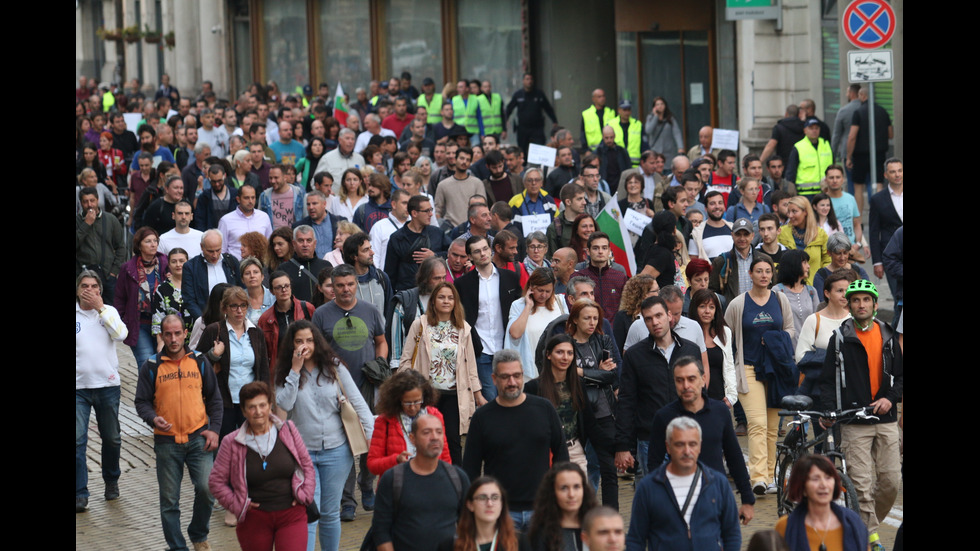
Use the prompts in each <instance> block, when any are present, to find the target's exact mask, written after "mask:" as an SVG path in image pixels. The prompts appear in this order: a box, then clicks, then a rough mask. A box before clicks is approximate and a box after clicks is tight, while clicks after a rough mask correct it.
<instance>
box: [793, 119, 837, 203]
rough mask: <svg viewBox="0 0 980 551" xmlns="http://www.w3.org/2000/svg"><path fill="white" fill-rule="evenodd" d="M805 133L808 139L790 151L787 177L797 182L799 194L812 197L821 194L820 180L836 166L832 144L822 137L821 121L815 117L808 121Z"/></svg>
mask: <svg viewBox="0 0 980 551" xmlns="http://www.w3.org/2000/svg"><path fill="white" fill-rule="evenodd" d="M803 133H804V134H805V135H806V137H804V138H803V139H802V140H800V141H798V142H796V144H795V145H793V149H792V150H791V151H790V154H789V161H787V162H786V176H785V177H786V178H788V179H789V181H791V182H796V193H797V194H799V195H804V196H810V195H816V194H817V193H820V180H821V179H823V175H824V173H825V172H826V171H827V167H829V166H830V165H832V164H834V151H833V149H831V147H830V142H828V141H827V140H825V139H823V138H821V137H820V121H819V120H817V119H816V118H815V117H811V118H809V119H807V120H806V124H805V126H804V127H803Z"/></svg>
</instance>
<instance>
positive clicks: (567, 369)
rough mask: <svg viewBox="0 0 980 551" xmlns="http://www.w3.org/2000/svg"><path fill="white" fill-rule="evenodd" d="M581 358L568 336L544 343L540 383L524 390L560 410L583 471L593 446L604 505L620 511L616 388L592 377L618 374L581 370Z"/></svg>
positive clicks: (572, 455)
mask: <svg viewBox="0 0 980 551" xmlns="http://www.w3.org/2000/svg"><path fill="white" fill-rule="evenodd" d="M579 302H585V301H579ZM579 302H577V303H576V305H578V304H579ZM573 310H574V307H573ZM580 360H581V355H580V352H579V345H578V343H576V342H575V340H574V339H573V337H571V336H570V334H564V335H562V334H559V335H555V336H553V337H551V338H550V339H548V342H547V343H546V345H545V354H544V360H543V362H542V365H541V374H540V375H539V377H538V378H537V379H534V380H533V381H528V383H527V384H526V385H525V388H524V391H525V392H527V393H528V394H536V395H538V396H541V397H542V398H545V399H546V400H548V401H550V402H551V403H552V405H554V406H555V409H557V410H558V417H559V418H560V419H561V421H562V427H563V428H564V430H565V440H566V442H568V455H569V457H570V458H571V461H572V462H574V463H576V464H577V465H579V466H580V467H581V468H582V470H583V471H587V470H588V463H589V458H588V457H587V456H586V448H585V444H584V442H586V441H588V442H589V444H590V445H591V446H592V447H593V448H594V450H595V455H596V456H597V458H596V459H593V462H597V463H598V465H599V472H600V473H601V475H602V486H603V491H602V498H603V504H605V505H609V506H611V507H618V505H619V494H618V489H617V485H618V481H617V479H616V467H615V464H614V461H613V460H614V450H613V445H614V444H613V441H612V434H613V433H614V432H615V422H614V421H613V418H612V414H611V409H610V408H611V407H614V406H615V403H614V402H608V400H609V398H611V399H612V400H615V398H614V397H612V386H613V385H612V384H607V382H606V381H603V382H602V383H599V382H597V381H598V378H595V377H590V375H593V374H595V373H597V372H598V373H601V375H599V377H603V378H607V379H608V378H610V377H609V376H608V375H609V374H610V373H613V375H614V372H610V371H604V370H602V369H591V368H590V369H588V370H585V369H583V368H582V367H581V364H580ZM610 362H611V361H610ZM613 365H614V366H615V364H613ZM583 374H584V376H585V377H588V379H587V380H588V381H590V382H589V383H588V384H589V385H591V386H590V387H586V385H585V384H583V379H582V377H583ZM613 378H614V376H613ZM600 384H601V385H602V386H599V385H600ZM587 388H588V393H587V390H586V389H587ZM606 389H608V392H607V391H606ZM607 394H608V395H609V397H607ZM600 416H601V417H600Z"/></svg>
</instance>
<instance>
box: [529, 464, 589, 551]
mask: <svg viewBox="0 0 980 551" xmlns="http://www.w3.org/2000/svg"><path fill="white" fill-rule="evenodd" d="M596 505H598V504H597V503H596V499H595V492H594V491H592V487H591V486H589V483H588V482H587V481H586V480H585V473H584V472H582V469H581V468H580V467H579V466H578V465H576V464H574V463H565V462H563V463H557V464H555V465H554V466H553V467H551V470H549V471H548V472H547V473H546V474H545V475H544V479H543V480H542V481H541V486H539V487H538V495H537V497H535V499H534V515H533V516H531V528H530V530H529V531H528V539H529V540H531V548H532V549H534V550H535V551H581V549H582V521H583V519H585V514H586V513H588V512H589V510H590V509H592V508H593V507H595V506H596Z"/></svg>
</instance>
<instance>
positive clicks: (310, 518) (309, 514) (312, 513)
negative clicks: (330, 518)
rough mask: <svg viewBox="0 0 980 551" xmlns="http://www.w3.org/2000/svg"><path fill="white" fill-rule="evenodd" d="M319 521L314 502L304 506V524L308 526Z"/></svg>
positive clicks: (318, 511) (317, 510) (318, 512)
mask: <svg viewBox="0 0 980 551" xmlns="http://www.w3.org/2000/svg"><path fill="white" fill-rule="evenodd" d="M318 520H320V510H319V509H317V507H316V500H315V499H314V500H313V501H311V502H309V503H307V504H306V523H307V524H310V523H312V522H316V521H318Z"/></svg>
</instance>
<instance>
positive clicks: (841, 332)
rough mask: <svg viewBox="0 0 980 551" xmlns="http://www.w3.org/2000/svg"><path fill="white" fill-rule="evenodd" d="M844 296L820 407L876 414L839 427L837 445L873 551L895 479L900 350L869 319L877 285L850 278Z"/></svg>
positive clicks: (883, 327)
mask: <svg viewBox="0 0 980 551" xmlns="http://www.w3.org/2000/svg"><path fill="white" fill-rule="evenodd" d="M846 296H847V303H848V308H849V310H850V313H851V319H848V320H846V321H844V323H842V324H841V326H840V328H838V329H837V330H836V331H835V332H834V336H833V337H831V339H830V343H829V346H828V349H827V357H826V359H825V361H824V366H823V382H822V383H821V390H820V400H821V402H822V403H821V409H824V410H840V409H850V408H856V407H862V406H870V407H872V408H873V409H874V415H876V416H877V417H878V420H868V421H854V422H852V423H849V424H846V425H843V426H841V438H842V445H841V448H842V450H843V451H844V454H845V455H846V456H847V463H848V474H850V475H851V480H853V482H854V486H855V488H856V489H857V492H858V500H859V502H860V505H861V520H863V521H864V523H865V524H867V526H868V533H869V534H870V537H869V540H868V542H869V543H870V546H871V549H872V551H879V550H883V549H884V546H882V545H881V543H880V541H879V539H878V526H879V524H880V522H881V521H882V520H883V519H884V518H885V517H886V516H887V515H888V512H889V511H890V510H891V507H892V505H893V504H894V503H895V497H896V496H897V495H898V486H899V483H900V482H901V466H900V461H899V449H898V439H899V437H898V423H897V420H898V416H897V412H896V408H895V405H896V404H897V403H898V402H899V401H901V399H902V387H903V379H904V378H903V369H902V351H901V348H900V347H899V346H898V334H897V333H896V332H895V331H893V330H892V328H891V326H889V325H888V324H887V323H885V322H883V321H881V320H878V319H876V318H875V315H876V314H877V308H878V289H877V288H875V286H874V284H873V283H871V282H870V281H868V280H866V279H859V280H857V281H854V282H853V283H851V284H850V285H849V286H848V288H847V294H846ZM821 423H822V424H823V423H824V422H823V421H821ZM875 478H877V484H876V483H875Z"/></svg>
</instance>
